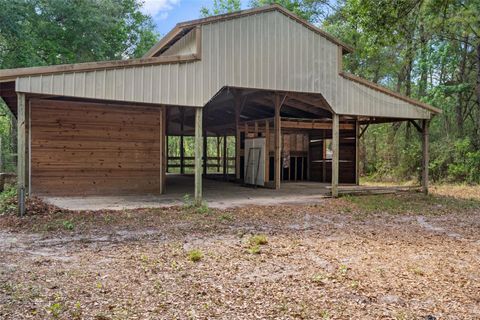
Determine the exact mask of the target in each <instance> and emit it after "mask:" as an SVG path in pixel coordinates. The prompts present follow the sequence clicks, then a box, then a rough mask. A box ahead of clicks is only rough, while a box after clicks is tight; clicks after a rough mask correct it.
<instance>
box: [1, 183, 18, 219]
mask: <svg viewBox="0 0 480 320" xmlns="http://www.w3.org/2000/svg"><path fill="white" fill-rule="evenodd" d="M16 197H17V188H16V187H15V186H5V190H3V192H2V193H0V215H4V214H10V213H14V212H16V210H17V206H16V202H15V199H16Z"/></svg>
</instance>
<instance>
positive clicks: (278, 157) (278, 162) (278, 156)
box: [274, 94, 282, 189]
mask: <svg viewBox="0 0 480 320" xmlns="http://www.w3.org/2000/svg"><path fill="white" fill-rule="evenodd" d="M281 107H282V106H281V101H280V96H279V95H278V94H276V95H275V119H274V127H275V189H280V179H281V170H282V153H281V152H282V150H281V145H280V144H281V141H282V128H281V126H282V123H281V119H280V108H281Z"/></svg>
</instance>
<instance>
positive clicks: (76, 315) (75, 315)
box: [70, 302, 82, 319]
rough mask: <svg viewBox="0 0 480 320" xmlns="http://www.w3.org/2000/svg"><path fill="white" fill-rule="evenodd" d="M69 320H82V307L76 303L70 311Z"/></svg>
mask: <svg viewBox="0 0 480 320" xmlns="http://www.w3.org/2000/svg"><path fill="white" fill-rule="evenodd" d="M70 316H71V319H82V305H81V304H80V302H76V303H75V305H74V306H73V309H72V310H71V311H70Z"/></svg>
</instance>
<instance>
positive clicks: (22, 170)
mask: <svg viewBox="0 0 480 320" xmlns="http://www.w3.org/2000/svg"><path fill="white" fill-rule="evenodd" d="M17 97H18V102H17V197H18V214H19V215H20V216H21V217H22V216H23V215H24V214H25V198H26V193H27V192H26V180H27V177H26V164H27V161H26V154H27V146H26V143H25V142H26V121H27V110H26V105H25V100H26V99H25V94H24V93H18V94H17Z"/></svg>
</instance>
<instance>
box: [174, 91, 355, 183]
mask: <svg viewBox="0 0 480 320" xmlns="http://www.w3.org/2000/svg"><path fill="white" fill-rule="evenodd" d="M276 111H278V112H276ZM166 117H167V121H166V123H167V128H166V132H167V140H168V141H169V143H167V146H168V150H167V166H166V170H167V179H166V184H167V192H168V186H169V180H170V181H173V179H175V177H174V175H175V174H182V175H191V174H193V168H194V154H193V145H192V144H193V141H194V140H193V136H194V128H195V111H194V110H193V109H192V108H188V107H168V108H167V114H166ZM339 127H340V130H339V135H340V140H339V145H340V148H339V149H340V150H339V157H340V158H339V159H340V160H339V183H342V184H356V183H358V179H357V178H358V174H357V166H356V158H357V143H356V134H357V121H356V119H355V118H353V117H351V118H347V117H342V118H340V122H339ZM172 140H173V141H172ZM277 140H278V141H277ZM331 141H332V110H331V108H330V106H329V105H328V103H327V102H326V101H325V99H324V98H323V97H322V96H321V95H320V94H306V93H293V92H278V91H277V92H272V91H266V90H257V89H245V88H232V87H224V88H223V89H222V90H220V91H219V92H218V94H217V95H215V96H214V97H213V98H212V99H211V100H210V101H209V102H208V103H207V104H206V105H205V107H204V111H203V155H204V156H203V159H202V160H203V161H202V162H203V163H202V165H203V177H204V178H207V179H216V180H224V181H231V182H235V183H239V184H243V185H247V186H255V187H257V186H260V187H265V188H272V189H279V188H280V185H281V184H282V183H295V182H307V181H308V182H321V183H330V182H331V179H332V149H331ZM267 150H268V151H267ZM277 167H278V168H277ZM277 170H278V179H277V177H276V171H277ZM277 180H278V181H277ZM323 187H324V186H323Z"/></svg>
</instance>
